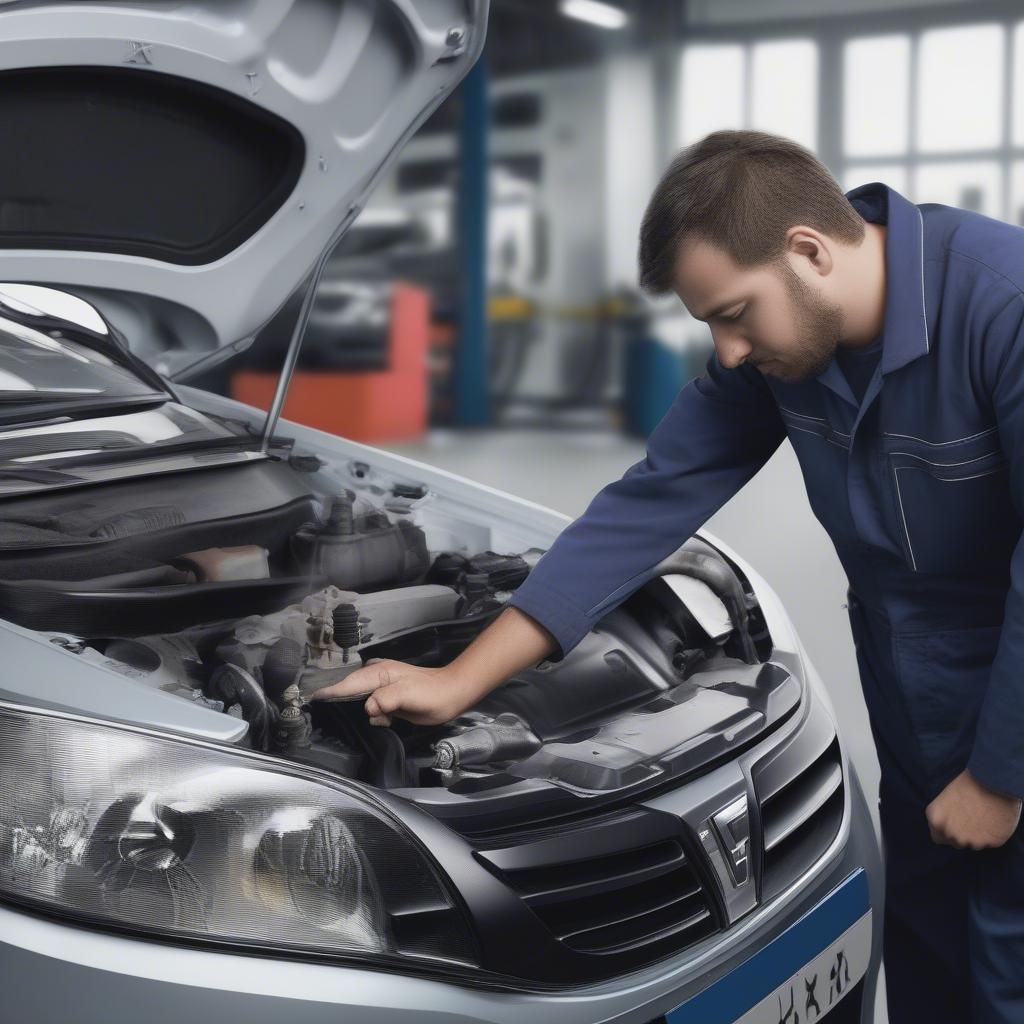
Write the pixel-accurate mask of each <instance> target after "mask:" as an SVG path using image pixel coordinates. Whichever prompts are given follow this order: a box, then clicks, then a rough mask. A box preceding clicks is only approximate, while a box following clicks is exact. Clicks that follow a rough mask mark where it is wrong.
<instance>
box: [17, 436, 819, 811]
mask: <svg viewBox="0 0 1024 1024" xmlns="http://www.w3.org/2000/svg"><path fill="white" fill-rule="evenodd" d="M325 467H326V464H325V463H324V461H323V460H321V459H319V458H318V457H317V456H309V455H307V456H301V455H299V456H296V455H293V456H291V457H290V458H288V459H271V460H268V461H266V462H262V463H255V464H252V465H248V466H242V467H230V468H224V467H217V468H211V469H210V470H208V471H204V472H194V473H190V474H178V475H165V476H158V477H153V478H150V479H148V480H140V481H133V482H131V483H129V484H125V483H121V484H119V485H117V486H116V487H115V486H110V487H108V488H105V489H104V488H102V487H92V488H88V489H81V490H78V491H76V490H69V491H64V492H58V493H57V494H52V495H48V496H47V497H46V499H45V500H44V499H41V498H39V497H28V498H24V499H13V500H10V501H8V502H7V518H6V520H5V523H4V526H3V528H2V529H3V534H2V535H0V615H2V616H4V617H7V618H9V619H12V620H13V621H15V622H17V623H19V624H21V625H24V626H28V627H29V628H31V629H34V630H38V631H40V632H42V633H44V634H45V635H46V636H47V637H48V639H49V640H50V641H51V642H53V643H55V644H59V645H61V646H63V647H65V648H66V649H67V650H69V651H72V652H73V653H75V654H76V655H77V656H78V657H80V658H82V659H83V660H89V661H92V662H94V663H96V664H99V665H101V666H103V667H104V668H106V669H108V670H110V671H112V672H115V673H118V674H120V675H123V676H125V677H128V678H131V679H132V680H134V681H135V682H136V683H138V684H139V685H143V686H148V687H155V688H159V689H160V690H163V691H166V692H169V693H172V694H175V695H177V696H179V697H180V698H181V699H183V700H188V701H193V702H195V703H197V704H199V705H201V706H203V707H205V708H208V709H210V710H211V711H213V712H217V713H221V714H226V715H231V716H233V717H235V718H238V719H241V720H244V721H245V723H246V724H247V729H246V732H245V739H244V741H243V742H244V743H246V744H247V745H249V746H250V747H251V748H252V749H254V750H256V751H259V752H262V753H265V754H268V755H272V756H276V757H281V758H286V759H288V760H290V761H293V762H297V763H300V764H304V765H308V766H311V767H315V768H317V769H320V770H324V771H328V772H331V773H335V774H337V775H340V776H344V777H346V778H350V779H358V780H361V781H363V782H366V783H369V784H372V785H374V786H378V787H381V788H383V789H387V790H393V791H400V792H403V793H405V794H406V795H409V796H411V797H412V798H414V799H417V800H419V801H420V802H422V803H425V804H426V805H428V806H429V807H430V808H431V810H433V811H434V812H435V813H442V814H443V813H446V811H445V806H444V805H445V804H446V803H448V804H453V803H459V804H464V803H465V802H467V801H468V802H471V803H473V804H475V805H476V806H477V807H478V808H479V809H480V810H481V812H482V811H483V810H484V809H486V808H490V809H493V808H494V807H495V806H496V805H497V804H499V803H500V802H501V801H502V800H503V799H506V798H508V799H511V798H512V797H513V796H516V797H521V796H522V795H523V794H524V793H531V794H534V795H536V794H537V793H538V791H540V790H549V791H550V790H557V791H559V792H560V793H561V794H563V795H564V794H566V793H571V794H573V795H575V796H584V797H586V796H595V795H602V794H609V793H619V792H622V791H625V790H629V789H632V788H634V787H638V786H643V785H648V784H650V783H651V782H652V781H655V780H657V779H658V778H659V777H660V776H665V777H670V776H677V775H679V774H681V773H685V772H689V771H692V770H694V769H697V768H699V767H700V766H702V765H704V764H707V763H708V762H710V761H712V760H714V759H715V758H717V757H719V756H722V755H723V754H724V753H726V752H728V751H732V750H734V749H735V748H736V747H737V746H738V745H741V744H743V743H745V742H749V741H750V740H752V739H753V738H754V737H755V736H757V735H759V734H761V733H762V732H763V731H764V730H765V729H766V728H768V727H769V726H770V725H772V724H774V723H777V722H778V721H780V720H781V718H782V717H784V716H785V715H787V714H788V713H789V712H790V711H791V710H792V709H793V708H794V707H795V706H796V704H797V703H798V700H799V683H798V681H797V680H796V679H795V678H794V677H793V676H791V675H790V673H789V672H788V671H787V670H786V669H785V668H784V667H783V666H782V665H780V664H776V663H774V662H772V661H771V660H770V654H771V641H770V638H769V636H768V634H767V630H766V628H765V625H764V622H763V620H762V619H761V617H760V613H759V609H758V606H757V601H756V598H755V597H754V595H753V593H752V592H751V590H750V587H749V585H748V584H747V583H746V581H745V580H744V579H743V578H742V575H741V574H740V573H739V570H738V569H737V568H736V567H735V566H734V565H733V564H732V563H731V562H729V561H728V560H727V559H726V558H725V557H724V556H723V555H722V554H721V553H719V552H718V551H717V550H716V549H715V548H713V547H712V546H711V545H710V544H708V543H707V542H705V541H703V540H700V539H699V538H691V539H690V540H689V541H687V542H686V544H684V545H683V546H682V547H681V548H680V549H679V550H678V551H677V552H676V553H675V554H674V555H673V556H672V557H671V558H670V559H668V560H667V561H666V563H665V565H664V570H665V571H664V572H663V573H662V575H660V576H658V577H656V578H655V579H653V580H651V581H650V582H649V583H647V584H646V585H645V586H643V587H641V588H640V589H639V590H638V591H637V592H636V593H634V594H633V595H632V596H631V597H630V598H629V599H628V600H627V601H626V602H624V603H623V604H622V605H620V606H619V607H618V608H616V609H615V610H614V611H612V612H611V613H609V614H608V615H606V616H605V617H604V618H603V619H602V620H601V621H600V623H598V626H597V628H595V629H594V630H593V631H592V632H591V633H590V634H589V635H588V636H587V637H585V638H584V640H583V641H582V642H581V643H580V644H579V645H578V646H577V647H576V648H575V649H574V650H572V651H571V652H570V653H569V654H568V655H567V656H566V657H564V658H563V659H561V660H560V661H543V662H541V663H540V664H539V665H536V666H535V667H533V668H530V669H528V670H526V671H524V672H521V673H519V674H517V675H516V676H514V677H513V678H512V679H510V680H508V681H507V682H506V683H504V684H503V685H502V686H500V687H498V688H497V689H496V690H495V691H493V692H492V693H491V694H490V695H489V696H488V697H487V698H486V699H485V700H484V701H482V702H481V703H480V704H479V705H478V706H477V707H475V708H473V709H472V710H470V711H468V712H467V713H465V714H464V715H462V716H461V717H459V718H458V719H456V720H455V721H453V722H449V723H445V724H444V725H441V726H433V727H425V726H417V725H412V724H410V723H408V722H405V721H403V720H401V719H395V720H394V723H393V726H392V727H391V728H379V727H375V726H371V725H370V724H369V720H368V717H367V715H366V712H365V709H364V707H363V705H364V698H361V697H360V698H356V699H350V700H333V701H324V700H317V701H311V699H310V697H311V695H312V694H313V693H314V692H315V691H316V690H318V689H320V688H321V687H324V686H327V685H329V684H331V683H333V682H336V681H338V680H341V679H344V678H345V677H346V676H347V675H349V674H350V673H352V672H354V671H355V670H356V669H358V668H360V667H361V666H363V665H365V664H367V663H368V662H370V661H371V660H372V659H394V660H397V661H402V662H407V663H411V664H416V665H422V666H440V665H444V664H447V663H448V662H450V661H451V660H452V659H453V658H454V657H455V656H456V655H458V653H459V652H460V651H461V650H463V649H464V648H465V647H466V646H467V645H468V644H469V643H470V642H471V641H472V640H473V638H474V637H475V636H476V635H477V634H478V633H479V632H480V631H481V630H482V629H484V628H485V627H486V626H487V624H488V623H490V622H491V621H492V620H493V619H494V618H495V617H496V616H497V615H498V614H499V613H500V612H501V611H502V609H503V608H504V607H505V605H506V603H507V601H508V599H509V597H510V596H511V594H512V593H513V592H514V591H515V589H516V588H517V587H518V586H519V585H520V584H521V583H522V582H523V581H524V580H525V579H526V578H527V576H528V574H529V572H530V570H531V568H532V566H533V565H535V564H536V562H537V560H538V559H539V558H540V557H541V555H542V554H543V551H541V550H540V549H538V548H528V549H526V550H511V551H509V550H502V551H494V550H490V549H487V548H484V549H481V545H480V544H479V540H480V539H482V538H483V537H484V536H485V535H484V534H482V533H481V532H480V531H479V530H478V529H476V528H475V527H474V526H473V525H472V524H465V525H464V526H463V524H460V522H459V521H458V520H457V519H453V517H452V514H451V512H450V510H447V509H445V508H443V507H442V506H441V505H440V504H439V503H438V500H437V496H436V495H435V494H434V493H433V492H432V491H431V490H430V489H429V488H428V487H426V486H424V485H421V484H417V483H416V482H415V481H409V480H398V479H391V478H389V477H387V476H383V475H382V474H379V473H376V472H375V471H373V470H372V469H371V468H370V467H369V466H368V465H366V464H364V463H360V462H352V463H350V464H349V465H348V466H347V467H345V468H344V472H338V471H337V468H336V467H335V469H334V470H332V469H325Z"/></svg>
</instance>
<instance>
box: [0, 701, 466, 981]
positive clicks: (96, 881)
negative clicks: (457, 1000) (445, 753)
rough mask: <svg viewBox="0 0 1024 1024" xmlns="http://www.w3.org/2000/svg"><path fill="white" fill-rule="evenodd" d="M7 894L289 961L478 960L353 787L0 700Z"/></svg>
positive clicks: (385, 823)
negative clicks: (275, 953) (286, 955)
mask: <svg viewBox="0 0 1024 1024" xmlns="http://www.w3.org/2000/svg"><path fill="white" fill-rule="evenodd" d="M0 897H3V898H6V899H10V900H13V901H16V902H21V903H28V904H30V905H33V906H36V907H38V908H40V909H43V910H49V911H51V912H53V913H57V914H60V915H64V916H72V917H75V918H78V919H83V920H86V921H91V922H94V923H97V924H106V925H113V926H117V927H121V928H130V929H132V930H134V931H144V932H146V933H147V934H159V935H161V936H164V937H171V938H179V939H197V940H205V941H211V940H214V941H217V942H220V943H228V944H232V945H239V946H247V947H250V948H251V947H253V946H257V947H262V948H265V949H268V950H270V949H278V950H289V951H292V954H293V955H294V951H299V952H300V953H302V952H307V953H310V954H316V955H318V956H322V955H324V954H333V955H336V956H344V957H349V958H351V957H358V958H366V957H370V958H372V959H373V961H374V962H376V963H378V964H382V963H384V962H386V961H388V960H391V961H394V962H395V963H397V964H400V965H401V966H402V967H403V969H408V968H409V967H411V966H413V965H414V962H415V961H424V962H425V964H429V963H431V962H433V963H435V964H437V965H438V966H442V964H444V963H448V964H451V965H453V966H456V967H457V966H459V965H472V964H473V963H474V962H475V959H476V958H475V950H474V945H475V944H474V939H473V935H472V932H471V930H470V928H469V926H468V924H467V921H466V918H465V916H464V914H463V913H462V911H461V910H460V909H459V907H458V905H457V904H456V902H455V900H454V898H453V897H452V895H451V894H450V892H449V890H448V888H447V886H446V884H445V882H444V880H443V879H442V877H441V876H440V874H439V873H438V872H437V871H436V870H435V868H434V867H433V865H432V864H431V862H430V860H429V859H428V857H427V856H426V854H425V853H424V852H423V851H422V850H421V849H420V847H419V846H418V844H417V842H416V840H415V839H414V838H413V837H412V836H411V835H410V834H409V833H408V832H407V831H406V829H405V828H404V826H402V825H401V823H399V822H398V821H396V820H394V819H393V818H392V817H391V815H390V814H389V813H388V812H387V811H386V810H385V809H384V808H383V807H380V806H378V805H376V804H374V803H373V802H372V801H371V800H370V799H369V797H368V795H366V794H364V793H363V792H362V791H361V790H359V789H358V788H356V787H354V786H348V785H346V784H345V783H344V782H342V781H341V780H339V781H337V782H335V781H334V780H332V779H330V778H328V777H323V778H318V779H312V778H306V777H303V776H301V775H299V774H298V771H297V770H293V769H292V768H291V767H290V766H289V765H287V764H284V763H280V762H275V761H269V760H267V759H264V758H260V757H257V756H254V755H252V754H246V753H245V752H238V753H236V752H233V751H230V750H225V749H223V748H219V747H216V746H213V745H208V744H203V743H199V742H192V741H189V740H184V739H182V740H179V739H174V738H170V737H164V736H159V735H154V734H150V733H147V732H145V731H143V730H137V729H133V728H130V727H119V726H115V725H108V724H105V723H100V722H94V721H88V720H82V719H78V718H75V717H73V716H70V715H64V714H60V713H53V714H51V713H46V712H37V711H33V710H30V709H26V708H20V707H16V706H12V705H4V704H0ZM439 961H440V962H441V963H438V962H439Z"/></svg>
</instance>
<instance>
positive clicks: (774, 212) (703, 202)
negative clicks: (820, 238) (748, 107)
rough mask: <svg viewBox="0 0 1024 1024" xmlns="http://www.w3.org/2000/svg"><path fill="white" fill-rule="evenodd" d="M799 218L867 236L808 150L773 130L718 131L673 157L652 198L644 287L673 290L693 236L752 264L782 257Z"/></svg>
mask: <svg viewBox="0 0 1024 1024" xmlns="http://www.w3.org/2000/svg"><path fill="white" fill-rule="evenodd" d="M794 224H806V225H807V226H808V227H812V228H815V229H816V230H818V231H821V232H824V233H825V234H827V235H830V236H831V237H832V238H835V239H837V240H839V241H841V242H847V243H850V244H854V243H857V242H859V241H860V240H861V239H862V238H863V237H864V221H863V219H862V218H861V216H860V214H859V213H857V211H856V210H855V209H854V208H853V206H852V205H851V204H850V201H849V200H848V199H847V198H846V196H844V195H843V191H842V189H841V188H840V187H839V183H838V182H837V181H836V179H835V178H833V177H832V175H831V174H830V173H829V171H828V169H827V168H826V167H825V165H824V164H823V163H821V161H820V160H818V158H817V157H816V156H814V154H813V153H811V152H810V151H809V150H807V149H804V147H803V146H800V145H798V144H797V143H795V142H793V141H792V140H790V139H786V138H783V137H782V136H780V135H770V134H769V133H768V132H756V131H719V132H712V133H711V134H710V135H707V136H705V137H704V138H703V139H701V140H700V141H699V142H695V143H694V144H693V145H692V146H689V147H687V148H686V149H684V150H683V151H682V152H681V153H680V154H679V155H678V156H677V157H676V158H675V159H674V160H673V161H672V163H671V165H670V166H669V168H668V170H667V171H666V172H665V174H664V175H663V177H662V179H661V181H660V182H658V186H657V188H655V190H654V194H653V195H652V196H651V199H650V202H649V203H648V204H647V210H646V212H645V213H644V219H643V224H642V225H641V228H640V254H639V260H640V287H641V288H643V289H644V291H646V292H649V293H651V294H653V295H660V294H664V293H665V292H668V291H670V290H671V289H672V287H673V284H674V277H675V266H676V262H677V260H678V256H679V248H680V245H681V244H682V243H683V241H684V240H685V239H687V238H689V237H694V238H700V239H703V240H704V241H706V242H709V243H711V244H712V245H716V246H718V247H719V248H720V249H723V250H724V251H725V252H727V253H728V254H729V255H730V256H731V257H732V258H733V260H735V261H736V263H737V264H739V265H740V266H741V267H752V266H759V265H761V264H764V263H769V262H772V261H774V260H777V259H779V258H780V257H781V255H782V251H783V248H784V245H785V240H786V232H787V231H788V230H789V228H791V227H792V226H793V225H794Z"/></svg>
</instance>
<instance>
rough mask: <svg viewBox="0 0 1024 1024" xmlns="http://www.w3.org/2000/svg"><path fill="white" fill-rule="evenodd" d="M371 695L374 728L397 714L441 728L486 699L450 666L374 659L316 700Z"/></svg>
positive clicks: (369, 709) (368, 703)
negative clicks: (431, 665)
mask: <svg viewBox="0 0 1024 1024" xmlns="http://www.w3.org/2000/svg"><path fill="white" fill-rule="evenodd" d="M364 693H365V694H369V696H368V698H367V700H366V705H365V707H366V713H367V714H368V715H369V716H370V724H371V725H390V724H391V716H392V715H397V716H398V717H399V718H404V719H406V720H407V721H409V722H413V723H414V724H416V725H441V724H442V723H444V722H450V721H451V720H452V719H453V718H458V716H459V715H461V714H462V712H463V711H465V710H466V709H467V708H470V707H472V706H473V705H474V704H475V703H476V702H477V701H478V700H479V699H480V697H481V696H482V694H479V693H477V692H475V689H474V688H473V687H470V686H468V685H466V683H465V682H464V681H463V680H462V679H461V678H460V676H459V675H458V674H457V673H456V672H455V671H453V670H452V668H451V666H450V665H446V666H445V667H444V668H422V667H420V666H418V665H406V664H405V663H404V662H401V661H389V660H387V659H383V658H372V659H371V660H370V661H368V662H367V663H366V664H365V665H364V666H363V667H362V668H359V669H356V670H355V672H353V673H352V674H351V675H349V676H346V677H345V678H344V679H343V680H342V681H341V682H340V683H332V684H331V685H330V686H325V687H323V688H322V689H320V690H317V691H316V692H315V693H314V694H313V695H312V698H311V699H312V700H330V699H331V698H333V697H354V696H357V695H359V694H364Z"/></svg>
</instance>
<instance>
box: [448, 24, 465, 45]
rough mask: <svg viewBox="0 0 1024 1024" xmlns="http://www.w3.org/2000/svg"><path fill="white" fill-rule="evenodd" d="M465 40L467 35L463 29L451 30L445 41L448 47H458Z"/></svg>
mask: <svg viewBox="0 0 1024 1024" xmlns="http://www.w3.org/2000/svg"><path fill="white" fill-rule="evenodd" d="M465 38H466V33H465V32H464V31H463V30H462V29H461V28H450V29H448V35H447V36H446V37H445V40H444V41H445V43H447V44H448V46H458V45H460V44H461V42H462V40H463V39H465Z"/></svg>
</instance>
